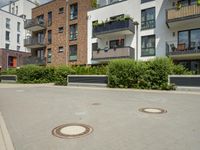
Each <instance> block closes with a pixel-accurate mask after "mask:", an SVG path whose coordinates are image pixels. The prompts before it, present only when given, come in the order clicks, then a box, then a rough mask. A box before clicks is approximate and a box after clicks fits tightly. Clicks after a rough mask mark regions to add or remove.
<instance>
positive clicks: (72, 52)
mask: <svg viewBox="0 0 200 150" xmlns="http://www.w3.org/2000/svg"><path fill="white" fill-rule="evenodd" d="M69 60H70V61H76V60H77V45H70V46H69Z"/></svg>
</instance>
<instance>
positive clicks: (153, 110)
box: [139, 108, 167, 114]
mask: <svg viewBox="0 0 200 150" xmlns="http://www.w3.org/2000/svg"><path fill="white" fill-rule="evenodd" d="M139 111H141V112H144V113H151V114H163V113H166V112H167V110H165V109H162V108H140V109H139Z"/></svg>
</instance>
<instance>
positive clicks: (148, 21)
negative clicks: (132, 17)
mask: <svg viewBox="0 0 200 150" xmlns="http://www.w3.org/2000/svg"><path fill="white" fill-rule="evenodd" d="M141 17H142V18H141V29H143V30H144V29H152V28H155V8H149V9H145V10H142V16H141Z"/></svg>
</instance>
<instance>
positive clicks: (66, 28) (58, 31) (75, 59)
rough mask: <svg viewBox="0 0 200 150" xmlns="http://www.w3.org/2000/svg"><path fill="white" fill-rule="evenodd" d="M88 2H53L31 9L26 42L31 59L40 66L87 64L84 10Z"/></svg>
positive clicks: (88, 6)
mask: <svg viewBox="0 0 200 150" xmlns="http://www.w3.org/2000/svg"><path fill="white" fill-rule="evenodd" d="M90 8H91V0H86V1H82V0H68V1H66V0H53V1H50V2H49V3H46V4H43V5H41V6H38V7H36V8H34V9H33V10H32V19H30V20H27V21H26V22H25V29H26V30H30V31H31V32H32V35H31V36H27V37H26V39H25V47H28V48H31V53H32V56H33V60H34V59H35V60H37V62H41V63H42V64H41V65H66V64H73V65H85V64H86V63H87V40H86V37H87V11H88V10H89V9H90ZM32 63H34V61H33V62H32Z"/></svg>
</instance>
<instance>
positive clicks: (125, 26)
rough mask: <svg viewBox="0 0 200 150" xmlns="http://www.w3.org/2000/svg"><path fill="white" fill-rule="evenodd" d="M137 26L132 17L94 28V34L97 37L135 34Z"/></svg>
mask: <svg viewBox="0 0 200 150" xmlns="http://www.w3.org/2000/svg"><path fill="white" fill-rule="evenodd" d="M134 32H135V27H134V23H133V21H132V20H131V19H126V20H120V21H119V20H117V21H109V22H107V23H104V24H102V25H98V26H96V27H94V28H93V36H94V37H97V38H102V37H113V36H120V35H129V34H134Z"/></svg>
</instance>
